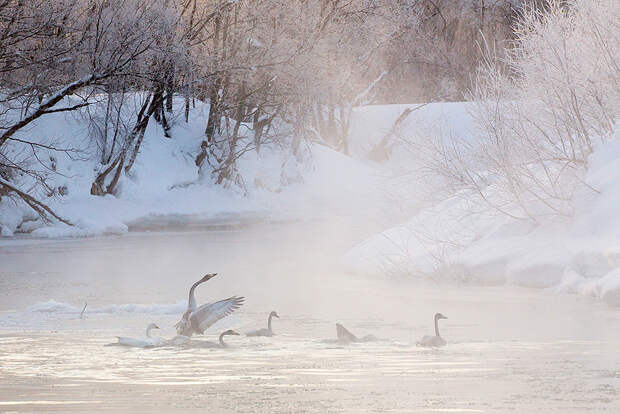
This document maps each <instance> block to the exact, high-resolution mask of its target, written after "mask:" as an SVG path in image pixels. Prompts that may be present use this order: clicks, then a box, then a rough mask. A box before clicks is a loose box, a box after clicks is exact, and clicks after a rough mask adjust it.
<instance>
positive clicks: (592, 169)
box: [343, 133, 620, 306]
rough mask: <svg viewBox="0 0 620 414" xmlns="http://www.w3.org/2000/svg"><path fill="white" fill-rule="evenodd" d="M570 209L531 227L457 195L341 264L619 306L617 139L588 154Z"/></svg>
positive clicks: (619, 140) (619, 139)
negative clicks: (550, 291) (592, 299)
mask: <svg viewBox="0 0 620 414" xmlns="http://www.w3.org/2000/svg"><path fill="white" fill-rule="evenodd" d="M573 203H574V211H575V214H574V216H572V217H570V218H566V217H563V218H560V217H553V218H550V219H549V220H546V221H544V222H541V223H538V224H534V223H533V222H529V221H524V220H523V221H522V220H516V219H512V218H509V217H508V216H506V215H503V214H500V213H498V212H496V211H494V210H491V209H489V208H488V207H487V206H485V205H484V204H483V203H481V202H480V198H478V197H475V195H474V194H472V193H468V192H466V191H464V192H460V193H457V194H454V195H452V196H451V197H449V198H447V199H446V200H444V201H442V202H440V203H437V204H435V205H433V206H430V207H427V208H423V209H422V210H421V211H419V212H418V213H417V214H416V215H414V216H413V217H412V218H411V219H410V220H409V221H407V222H406V223H404V224H402V225H399V226H395V227H392V228H390V229H388V230H386V231H384V232H382V233H380V234H378V235H376V236H374V237H371V238H369V239H367V240H365V241H363V242H362V243H360V244H358V245H357V246H355V247H354V248H353V249H351V250H350V251H349V252H348V253H347V255H346V256H345V257H344V259H343V261H344V265H345V266H346V267H347V268H348V269H349V270H350V271H353V272H366V273H369V274H390V275H397V276H404V277H417V278H420V279H431V280H434V281H450V282H456V283H466V284H479V285H497V284H512V285H518V286H524V287H531V288H549V289H555V290H557V291H560V292H571V293H579V294H583V295H587V296H591V297H595V298H600V299H602V300H603V301H605V302H606V303H608V304H610V305H613V306H620V221H619V220H617V217H618V206H619V205H620V133H616V136H615V137H614V139H612V140H610V141H608V142H606V143H604V144H600V145H599V147H598V148H596V150H595V151H594V153H593V154H592V155H591V156H590V159H589V169H588V172H587V175H586V177H585V180H584V184H583V185H582V186H580V188H579V190H578V192H577V195H576V197H575V199H574V201H573Z"/></svg>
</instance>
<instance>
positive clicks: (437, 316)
mask: <svg viewBox="0 0 620 414" xmlns="http://www.w3.org/2000/svg"><path fill="white" fill-rule="evenodd" d="M439 319H448V318H447V317H446V316H444V315H443V314H442V313H436V314H435V320H436V321H438V320H439Z"/></svg>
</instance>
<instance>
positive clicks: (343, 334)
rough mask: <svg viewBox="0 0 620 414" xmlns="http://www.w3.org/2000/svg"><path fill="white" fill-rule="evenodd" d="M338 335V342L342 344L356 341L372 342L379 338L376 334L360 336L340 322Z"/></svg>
mask: <svg viewBox="0 0 620 414" xmlns="http://www.w3.org/2000/svg"><path fill="white" fill-rule="evenodd" d="M336 336H337V337H338V343H339V344H342V345H347V344H350V343H354V342H372V341H377V340H378V339H377V337H376V336H374V335H366V336H364V337H363V338H358V337H357V336H355V335H353V334H352V333H351V332H349V330H348V329H347V328H345V327H344V326H342V325H341V324H339V323H337V324H336Z"/></svg>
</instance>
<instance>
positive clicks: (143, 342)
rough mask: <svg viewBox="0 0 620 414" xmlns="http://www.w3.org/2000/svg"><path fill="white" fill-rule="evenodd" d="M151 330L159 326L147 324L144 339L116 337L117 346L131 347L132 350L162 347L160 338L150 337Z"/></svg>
mask: <svg viewBox="0 0 620 414" xmlns="http://www.w3.org/2000/svg"><path fill="white" fill-rule="evenodd" d="M153 329H159V326H157V325H156V324H154V323H151V324H149V326H148V327H147V328H146V337H144V338H129V337H126V336H117V337H116V338H118V345H123V346H131V347H134V348H153V347H156V346H161V345H164V343H165V341H164V340H163V339H162V338H158V337H152V336H151V330H153Z"/></svg>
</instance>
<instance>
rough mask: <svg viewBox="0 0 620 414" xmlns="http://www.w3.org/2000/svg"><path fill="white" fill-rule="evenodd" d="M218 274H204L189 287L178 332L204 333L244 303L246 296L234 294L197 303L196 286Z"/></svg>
mask: <svg viewBox="0 0 620 414" xmlns="http://www.w3.org/2000/svg"><path fill="white" fill-rule="evenodd" d="M216 275H217V273H209V274H206V275H204V276H203V277H202V278H201V279H200V280H198V281H197V282H196V283H194V284H193V285H192V286H191V288H190V289H189V298H188V300H187V310H186V311H185V312H184V313H183V316H182V317H181V320H180V321H179V322H177V324H176V325H175V327H176V329H177V334H179V335H182V336H187V337H191V336H192V335H193V334H195V333H196V334H203V333H204V331H205V330H206V329H207V328H209V327H210V326H211V325H213V324H214V323H215V322H217V321H219V320H220V319H222V318H225V317H226V316H228V315H230V314H231V313H233V312H234V311H235V310H237V309H239V308H240V307H241V305H243V301H244V300H245V298H243V297H238V296H232V297H230V298H228V299H224V300H220V301H218V302H213V303H207V304H204V305H201V306H198V305H197V303H196V296H195V294H194V292H195V290H196V288H197V287H198V286H199V285H200V284H202V283H204V282H206V281H208V280H210V279H211V278H213V277H215V276H216Z"/></svg>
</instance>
